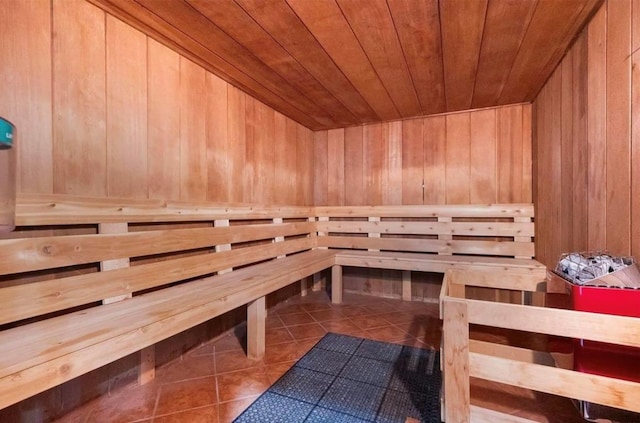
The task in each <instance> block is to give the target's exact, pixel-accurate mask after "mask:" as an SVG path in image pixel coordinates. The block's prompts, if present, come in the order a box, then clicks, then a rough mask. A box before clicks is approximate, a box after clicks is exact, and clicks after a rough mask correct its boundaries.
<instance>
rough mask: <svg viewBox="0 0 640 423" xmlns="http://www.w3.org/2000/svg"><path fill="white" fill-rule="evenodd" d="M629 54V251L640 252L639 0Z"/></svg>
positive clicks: (633, 20) (634, 11)
mask: <svg viewBox="0 0 640 423" xmlns="http://www.w3.org/2000/svg"><path fill="white" fill-rule="evenodd" d="M632 9H633V15H632V16H633V17H632V29H633V36H632V38H633V40H632V41H633V45H632V47H631V48H632V51H633V54H632V55H631V60H632V64H631V87H632V88H631V161H632V164H635V166H631V251H632V252H633V254H636V255H637V254H640V166H638V163H640V50H639V49H638V48H639V47H640V0H634V1H633V4H632Z"/></svg>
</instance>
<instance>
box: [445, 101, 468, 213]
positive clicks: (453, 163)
mask: <svg viewBox="0 0 640 423" xmlns="http://www.w3.org/2000/svg"><path fill="white" fill-rule="evenodd" d="M469 120H470V119H469V114H468V113H458V114H452V115H447V117H446V125H447V152H446V160H447V161H446V172H445V175H446V202H447V204H468V203H469V201H470V198H471V194H470V192H469V184H470V183H471V178H470V176H471V175H470V171H471V156H470V155H471V134H470V124H469Z"/></svg>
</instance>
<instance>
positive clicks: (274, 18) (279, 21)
mask: <svg viewBox="0 0 640 423" xmlns="http://www.w3.org/2000/svg"><path fill="white" fill-rule="evenodd" d="M236 2H237V3H238V4H239V5H240V6H241V7H242V8H243V9H244V10H245V11H246V12H247V13H248V14H249V15H251V17H252V18H253V19H254V20H255V21H256V22H258V23H259V24H260V26H261V27H262V28H264V29H265V30H266V31H267V32H269V34H270V35H271V36H272V37H273V38H274V39H275V40H276V41H277V42H278V43H279V44H280V45H281V46H282V47H283V48H284V49H285V50H286V51H287V52H288V53H289V54H290V55H291V56H293V57H294V58H295V59H296V60H297V61H298V62H299V63H300V64H301V65H302V66H303V67H304V68H305V69H306V70H307V71H308V72H309V73H311V74H312V75H313V76H314V77H315V78H316V80H318V81H319V82H320V83H321V84H322V85H323V86H324V87H325V88H326V89H327V90H329V91H330V92H331V93H332V94H333V95H334V96H335V97H336V98H337V99H338V100H339V101H340V102H341V103H342V104H344V105H345V106H346V107H347V108H348V109H349V110H350V111H351V113H353V114H354V115H355V116H356V118H357V121H358V123H361V122H371V121H374V120H376V113H375V112H374V111H373V109H372V108H371V106H369V104H368V103H367V102H366V101H365V99H364V98H363V97H362V96H361V95H360V93H359V92H358V91H356V89H355V87H354V86H353V84H351V82H350V81H349V80H348V79H347V78H346V76H345V75H344V74H343V73H342V71H341V70H340V69H339V68H338V67H337V66H336V64H335V63H334V62H333V60H331V57H329V55H328V54H327V52H326V51H325V50H324V49H323V48H322V46H321V45H320V44H319V43H318V41H317V40H316V39H315V38H314V37H313V35H312V34H311V32H310V31H309V30H308V29H307V27H306V26H305V25H304V24H303V23H302V21H301V20H300V19H299V18H298V16H297V15H296V14H295V13H294V12H293V10H292V9H291V8H290V7H289V5H288V4H287V3H286V2H285V0H236Z"/></svg>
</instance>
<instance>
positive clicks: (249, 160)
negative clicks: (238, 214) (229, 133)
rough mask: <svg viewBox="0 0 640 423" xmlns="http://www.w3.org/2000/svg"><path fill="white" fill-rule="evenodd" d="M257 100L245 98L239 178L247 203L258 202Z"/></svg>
mask: <svg viewBox="0 0 640 423" xmlns="http://www.w3.org/2000/svg"><path fill="white" fill-rule="evenodd" d="M257 107H258V100H256V99H254V98H252V97H247V98H246V100H245V112H244V113H245V128H246V129H245V134H246V144H245V166H244V170H243V178H242V179H241V181H242V184H243V186H244V201H246V202H248V203H256V202H258V196H259V191H258V184H259V183H260V181H258V155H259V151H258V150H259V148H258V145H257V137H256V133H257V132H258V131H259V130H260V129H259V128H257V127H256V125H257V121H258V110H257Z"/></svg>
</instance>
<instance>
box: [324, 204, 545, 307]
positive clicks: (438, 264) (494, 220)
mask: <svg viewBox="0 0 640 423" xmlns="http://www.w3.org/2000/svg"><path fill="white" fill-rule="evenodd" d="M316 214H317V216H318V246H319V247H320V248H328V249H332V250H335V251H336V265H335V266H334V267H333V269H332V301H333V302H334V303H340V302H341V301H342V289H343V287H342V266H354V267H367V268H380V269H393V270H401V271H402V298H403V299H404V300H410V299H411V271H420V272H436V273H444V272H445V271H446V270H448V269H451V268H458V269H504V268H521V269H526V270H528V271H540V270H544V269H545V266H544V265H543V264H541V263H540V262H538V261H536V260H534V259H533V257H534V255H535V249H534V243H533V237H534V221H533V219H534V209H533V205H532V204H491V205H426V206H364V207H316ZM523 301H524V299H523Z"/></svg>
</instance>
